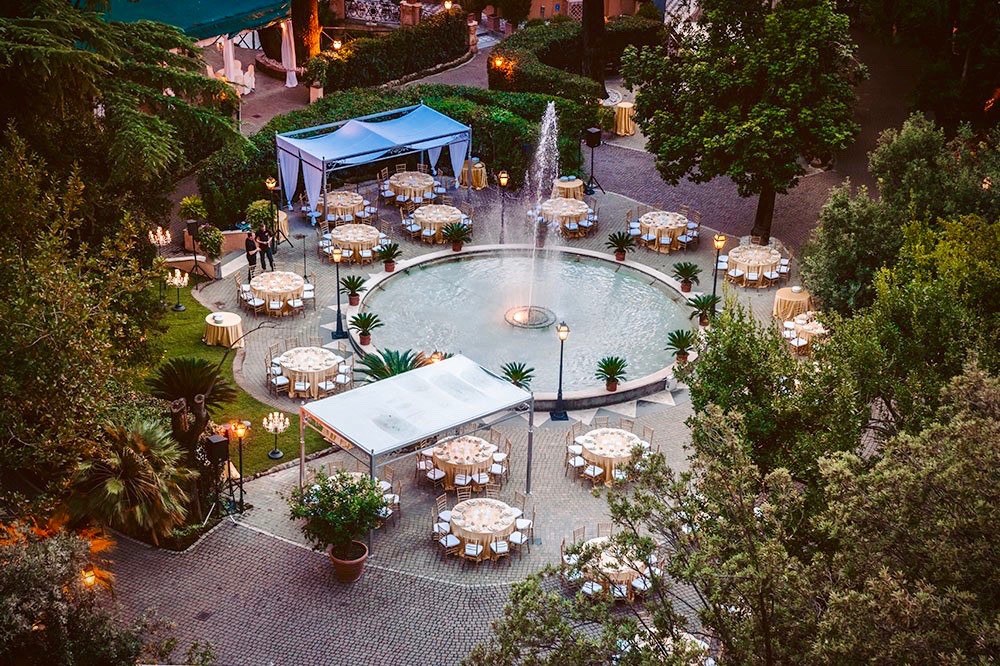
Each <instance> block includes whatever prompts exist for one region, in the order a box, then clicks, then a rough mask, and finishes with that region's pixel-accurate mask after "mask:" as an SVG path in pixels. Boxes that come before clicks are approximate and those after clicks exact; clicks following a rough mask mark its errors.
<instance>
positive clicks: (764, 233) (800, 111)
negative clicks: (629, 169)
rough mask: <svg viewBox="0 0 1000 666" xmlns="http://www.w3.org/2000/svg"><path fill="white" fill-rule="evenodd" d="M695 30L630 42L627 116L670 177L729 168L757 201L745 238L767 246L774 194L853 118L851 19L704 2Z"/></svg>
mask: <svg viewBox="0 0 1000 666" xmlns="http://www.w3.org/2000/svg"><path fill="white" fill-rule="evenodd" d="M700 6H701V8H702V10H703V14H702V18H701V20H700V21H699V23H698V25H697V28H696V29H693V30H691V31H688V32H684V33H679V34H676V35H675V36H674V37H675V40H676V48H674V49H672V50H670V51H669V52H668V51H667V50H666V49H664V48H656V49H648V48H647V49H643V50H641V51H637V50H635V49H628V50H627V51H626V54H625V56H624V57H623V59H622V62H623V68H622V71H623V74H624V76H625V81H626V83H627V84H628V85H629V86H630V87H631V86H634V87H638V93H637V95H636V118H637V120H638V122H639V125H640V126H641V127H642V130H643V134H644V135H645V136H646V138H647V148H648V149H649V150H650V151H651V152H653V153H654V154H655V155H656V166H657V169H658V170H659V172H660V174H661V176H663V178H664V179H665V180H667V181H668V182H670V183H677V182H678V181H680V179H681V178H684V177H689V178H691V179H692V180H694V181H695V182H705V181H708V180H710V179H712V178H715V177H717V176H728V177H729V178H731V179H732V180H733V181H734V182H735V183H736V185H737V187H738V191H739V193H740V196H745V197H747V196H753V195H756V196H757V197H758V202H757V212H756V215H755V217H754V222H753V227H752V229H751V231H750V233H751V235H754V236H759V237H760V238H761V239H762V241H763V242H767V240H768V238H769V237H770V233H771V220H772V217H773V214H774V201H775V195H776V194H777V193H785V192H787V191H788V189H789V188H791V187H793V186H794V185H795V184H796V183H797V182H798V178H799V176H801V175H802V174H803V173H804V169H803V161H804V160H808V159H811V158H824V159H827V158H830V157H831V155H832V153H833V151H835V150H837V149H838V148H842V147H843V146H845V145H846V144H847V143H848V141H849V140H850V139H851V137H852V136H853V135H854V133H855V132H856V131H857V125H856V123H855V122H854V120H853V118H852V114H851V106H852V104H853V101H854V90H853V86H854V84H855V83H856V82H857V80H858V79H859V78H860V77H861V76H862V75H863V72H864V69H863V67H862V66H861V65H860V64H859V63H858V61H857V60H856V59H855V57H854V49H855V47H854V44H853V42H852V40H851V37H850V34H849V33H848V19H847V17H846V16H845V15H843V14H840V13H838V12H837V11H836V10H835V8H834V5H833V2H832V0H798V1H796V2H771V0H703V1H702V2H701V3H700Z"/></svg>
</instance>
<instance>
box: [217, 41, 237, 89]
mask: <svg viewBox="0 0 1000 666" xmlns="http://www.w3.org/2000/svg"><path fill="white" fill-rule="evenodd" d="M222 73H223V75H224V76H225V77H226V80H227V81H229V82H230V83H232V84H236V83H237V82H238V81H239V74H241V72H240V71H239V70H238V69H236V53H235V52H234V51H233V40H231V39H229V37H223V38H222Z"/></svg>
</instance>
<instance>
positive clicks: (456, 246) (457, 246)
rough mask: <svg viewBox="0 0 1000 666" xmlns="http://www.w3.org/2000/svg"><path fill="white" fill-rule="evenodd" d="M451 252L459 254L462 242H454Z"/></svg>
mask: <svg viewBox="0 0 1000 666" xmlns="http://www.w3.org/2000/svg"><path fill="white" fill-rule="evenodd" d="M451 251H452V252H461V251H462V241H456V242H454V243H452V244H451Z"/></svg>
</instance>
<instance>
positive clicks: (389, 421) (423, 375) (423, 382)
mask: <svg viewBox="0 0 1000 666" xmlns="http://www.w3.org/2000/svg"><path fill="white" fill-rule="evenodd" d="M521 405H524V406H527V407H528V408H529V409H530V411H529V417H528V455H527V464H528V471H527V478H526V489H527V491H528V492H531V453H532V440H533V436H534V398H533V397H532V395H531V393H530V392H529V391H526V390H524V389H521V388H518V387H516V386H514V385H513V384H511V383H510V382H508V381H506V380H504V379H502V378H500V377H498V376H496V375H494V374H493V373H491V372H489V371H488V370H486V369H485V368H483V367H481V366H480V365H478V364H477V363H475V362H474V361H472V360H470V359H469V358H466V357H465V356H461V355H456V356H453V357H451V358H447V359H445V360H443V361H439V362H437V363H433V364H431V365H427V366H424V367H422V368H417V369H416V370H411V371H409V372H406V373H403V374H401V375H397V376H395V377H389V378H388V379H383V380H381V381H378V382H374V383H372V384H367V385H365V386H361V387H359V388H356V389H353V390H351V391H346V392H344V393H340V394H337V395H334V396H331V397H329V398H324V399H322V400H317V401H315V402H312V403H308V404H305V405H303V406H302V407H301V408H300V409H299V447H300V450H299V485H300V487H301V485H302V484H303V483H304V482H305V428H306V426H309V427H311V428H313V429H314V430H316V431H318V432H319V433H320V434H321V435H322V436H323V437H324V438H325V439H326V440H327V441H330V442H332V443H334V444H338V445H340V446H341V447H343V448H346V449H357V450H360V451H361V452H363V453H364V454H365V455H366V456H367V457H368V459H369V470H370V472H371V475H372V476H373V477H374V476H375V469H376V466H377V465H378V459H379V457H380V456H390V455H392V454H394V453H397V452H399V451H401V450H402V449H405V448H407V447H409V446H412V445H414V444H417V443H418V442H422V441H424V440H425V439H428V438H430V437H434V436H436V435H442V434H447V433H450V432H454V431H456V430H457V429H458V428H459V427H460V426H462V425H465V424H468V423H476V422H478V421H480V420H481V419H483V418H485V417H488V416H490V415H492V414H497V413H498V412H502V411H505V410H509V409H513V408H515V407H518V406H521Z"/></svg>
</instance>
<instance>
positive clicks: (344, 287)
mask: <svg viewBox="0 0 1000 666" xmlns="http://www.w3.org/2000/svg"><path fill="white" fill-rule="evenodd" d="M364 285H365V279H364V278H363V277H361V276H360V275H347V276H345V277H342V278H340V293H342V294H343V293H345V292H346V293H347V302H348V304H349V305H357V304H358V303H360V302H361V292H363V291H366V290H367V289H368V287H366V286H364Z"/></svg>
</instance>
